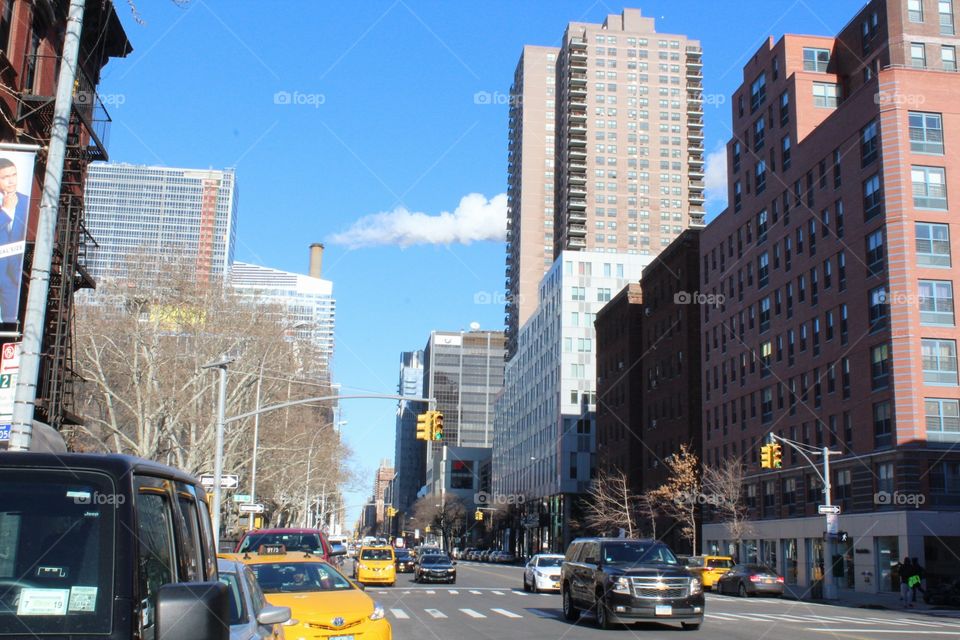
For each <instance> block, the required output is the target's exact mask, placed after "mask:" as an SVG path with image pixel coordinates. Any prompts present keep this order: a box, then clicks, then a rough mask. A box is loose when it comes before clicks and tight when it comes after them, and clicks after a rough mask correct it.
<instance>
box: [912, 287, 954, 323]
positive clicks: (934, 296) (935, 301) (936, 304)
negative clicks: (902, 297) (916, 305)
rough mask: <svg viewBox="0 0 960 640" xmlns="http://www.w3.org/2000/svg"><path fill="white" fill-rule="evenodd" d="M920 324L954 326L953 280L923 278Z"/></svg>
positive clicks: (919, 288)
mask: <svg viewBox="0 0 960 640" xmlns="http://www.w3.org/2000/svg"><path fill="white" fill-rule="evenodd" d="M918 291H919V293H920V324H931V325H947V326H953V324H954V317H953V281H952V280H921V281H920V283H919V285H918Z"/></svg>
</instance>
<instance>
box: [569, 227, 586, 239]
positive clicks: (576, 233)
mask: <svg viewBox="0 0 960 640" xmlns="http://www.w3.org/2000/svg"><path fill="white" fill-rule="evenodd" d="M567 235H568V236H570V238H571V239H572V238H586V237H587V227H586V226H581V225H578V224H571V225H570V226H569V227H567Z"/></svg>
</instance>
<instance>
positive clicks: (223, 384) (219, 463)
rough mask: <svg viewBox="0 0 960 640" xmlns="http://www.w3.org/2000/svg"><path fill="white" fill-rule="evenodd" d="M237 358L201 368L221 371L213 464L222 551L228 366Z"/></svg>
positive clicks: (217, 533)
mask: <svg viewBox="0 0 960 640" xmlns="http://www.w3.org/2000/svg"><path fill="white" fill-rule="evenodd" d="M234 360H235V358H232V357H223V358H221V359H220V360H217V361H216V362H210V363H208V364H205V365H203V366H201V367H200V368H201V369H219V370H220V392H219V394H218V397H217V443H216V448H215V450H214V462H213V533H214V536H215V537H214V545H215V548H216V549H217V550H218V551H219V549H220V498H221V495H220V494H221V489H220V483H221V482H222V480H223V430H224V424H225V422H224V420H225V414H226V404H227V365H228V364H230V363H231V362H233V361H234Z"/></svg>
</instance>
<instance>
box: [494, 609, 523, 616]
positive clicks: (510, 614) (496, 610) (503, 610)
mask: <svg viewBox="0 0 960 640" xmlns="http://www.w3.org/2000/svg"><path fill="white" fill-rule="evenodd" d="M491 611H493V612H495V613H499V614H500V615H502V616H506V617H507V618H522V617H523V616H521V615H520V614H518V613H514V612H512V611H507V610H506V609H491Z"/></svg>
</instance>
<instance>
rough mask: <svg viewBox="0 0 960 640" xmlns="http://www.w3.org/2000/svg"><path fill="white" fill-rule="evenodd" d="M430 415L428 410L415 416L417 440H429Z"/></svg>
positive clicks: (430, 428)
mask: <svg viewBox="0 0 960 640" xmlns="http://www.w3.org/2000/svg"><path fill="white" fill-rule="evenodd" d="M432 417H433V416H432V415H431V412H430V411H428V412H426V413H421V414H420V415H418V416H417V440H429V439H430V435H431V430H432V428H433V427H432V422H431V419H432Z"/></svg>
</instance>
